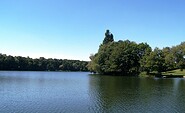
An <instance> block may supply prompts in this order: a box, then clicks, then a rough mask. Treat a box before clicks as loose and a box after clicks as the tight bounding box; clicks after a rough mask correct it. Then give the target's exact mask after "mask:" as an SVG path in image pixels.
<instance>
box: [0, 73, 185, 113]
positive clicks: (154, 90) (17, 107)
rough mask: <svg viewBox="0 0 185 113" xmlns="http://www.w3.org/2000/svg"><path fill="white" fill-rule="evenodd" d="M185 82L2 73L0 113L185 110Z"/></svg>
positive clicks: (76, 75)
mask: <svg viewBox="0 0 185 113" xmlns="http://www.w3.org/2000/svg"><path fill="white" fill-rule="evenodd" d="M184 87H185V79H180V78H177V79H155V78H138V77H121V76H117V77H113V76H98V75H89V73H84V72H8V71H2V72H0V99H1V101H0V113H6V112H15V113H20V112H24V113H26V112H27V113H30V112H32V113H35V112H39V113H40V112H56V113H61V112H67V113H69V112H79V113H82V112H92V113H94V112H133V113H135V112H142V113H143V112H153V113H156V112H157V113H158V112H161V113H164V112H167V113H170V112H172V113H173V112H184V111H185V108H184V106H185V99H184V98H185V88H184Z"/></svg>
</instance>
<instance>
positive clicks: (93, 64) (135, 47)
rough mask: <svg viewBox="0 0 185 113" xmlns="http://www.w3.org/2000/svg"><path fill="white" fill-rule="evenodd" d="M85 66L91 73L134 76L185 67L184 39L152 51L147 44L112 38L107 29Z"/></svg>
mask: <svg viewBox="0 0 185 113" xmlns="http://www.w3.org/2000/svg"><path fill="white" fill-rule="evenodd" d="M90 59H91V61H90V62H89V64H88V69H89V70H90V71H91V72H95V73H99V74H110V75H138V74H139V73H140V72H147V74H149V73H152V72H156V73H158V74H161V72H165V71H168V70H174V69H181V70H183V69H184V68H185V42H182V43H181V44H179V45H177V46H173V47H165V48H163V49H159V48H157V47H156V48H155V49H153V50H152V48H151V47H150V45H148V44H147V43H139V44H137V43H136V42H134V41H129V40H125V41H122V40H119V41H114V38H113V34H112V33H111V32H110V31H109V30H107V31H106V33H105V38H104V40H103V43H102V44H101V45H100V46H99V49H98V53H96V54H94V55H91V56H90Z"/></svg>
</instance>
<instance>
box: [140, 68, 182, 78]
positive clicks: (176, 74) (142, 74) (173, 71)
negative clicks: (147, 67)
mask: <svg viewBox="0 0 185 113" xmlns="http://www.w3.org/2000/svg"><path fill="white" fill-rule="evenodd" d="M156 74H157V72H152V73H150V74H149V75H147V74H146V72H141V73H140V74H139V76H140V77H150V76H155V75H156ZM162 75H165V76H171V75H172V76H185V69H184V70H183V71H181V70H180V69H176V70H171V71H166V72H162Z"/></svg>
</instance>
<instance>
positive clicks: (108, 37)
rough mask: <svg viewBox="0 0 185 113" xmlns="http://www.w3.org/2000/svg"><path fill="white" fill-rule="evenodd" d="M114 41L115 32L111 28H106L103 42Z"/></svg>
mask: <svg viewBox="0 0 185 113" xmlns="http://www.w3.org/2000/svg"><path fill="white" fill-rule="evenodd" d="M113 41H114V37H113V34H112V33H111V32H110V31H109V30H106V32H105V38H104V40H103V44H107V43H109V42H113Z"/></svg>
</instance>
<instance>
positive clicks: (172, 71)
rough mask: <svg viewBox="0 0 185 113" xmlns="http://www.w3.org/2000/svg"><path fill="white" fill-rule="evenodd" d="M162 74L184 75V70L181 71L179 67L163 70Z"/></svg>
mask: <svg viewBox="0 0 185 113" xmlns="http://www.w3.org/2000/svg"><path fill="white" fill-rule="evenodd" d="M162 75H174V76H185V70H183V71H181V70H180V69H176V70H171V71H167V72H163V73H162Z"/></svg>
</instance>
